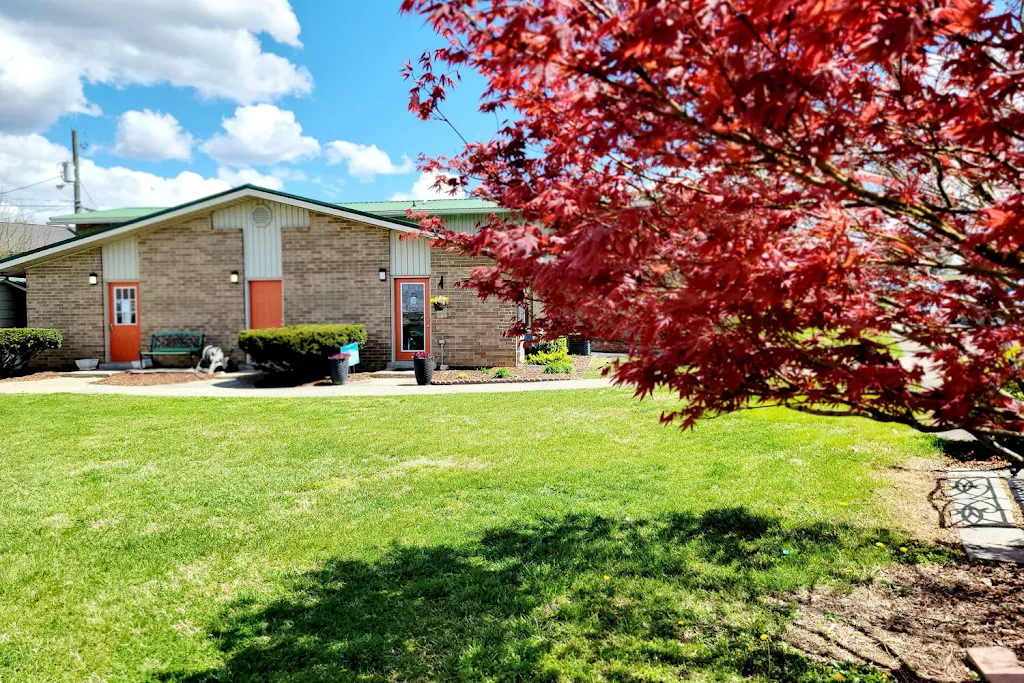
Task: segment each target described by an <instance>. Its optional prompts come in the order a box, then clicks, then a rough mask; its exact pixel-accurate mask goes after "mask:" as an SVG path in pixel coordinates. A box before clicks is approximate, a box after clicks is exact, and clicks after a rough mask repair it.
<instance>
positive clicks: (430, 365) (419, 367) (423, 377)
mask: <svg viewBox="0 0 1024 683" xmlns="http://www.w3.org/2000/svg"><path fill="white" fill-rule="evenodd" d="M412 369H413V371H414V372H415V373H416V384H419V385H420V386H421V387H422V386H426V385H428V384H430V382H431V381H432V380H433V379H434V359H433V358H413V359H412Z"/></svg>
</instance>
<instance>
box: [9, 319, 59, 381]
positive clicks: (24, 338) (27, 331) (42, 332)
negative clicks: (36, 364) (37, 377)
mask: <svg viewBox="0 0 1024 683" xmlns="http://www.w3.org/2000/svg"><path fill="white" fill-rule="evenodd" d="M63 343H64V335H63V334H61V331H60V330H50V329H45V328H33V327H3V328H0V377H11V376H13V375H14V374H16V373H18V372H20V371H21V370H22V368H24V367H25V366H26V365H27V364H28V362H29V361H30V360H32V359H33V358H35V357H36V356H38V355H39V354H40V353H42V352H43V351H46V350H47V349H59V348H60V347H61V345H62V344H63Z"/></svg>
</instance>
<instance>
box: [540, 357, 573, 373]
mask: <svg viewBox="0 0 1024 683" xmlns="http://www.w3.org/2000/svg"><path fill="white" fill-rule="evenodd" d="M574 369H575V368H574V367H573V362H572V361H571V360H554V361H551V362H549V363H545V364H544V374H545V375H571V374H572V371H573V370H574Z"/></svg>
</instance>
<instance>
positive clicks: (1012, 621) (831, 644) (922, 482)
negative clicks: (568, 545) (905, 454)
mask: <svg viewBox="0 0 1024 683" xmlns="http://www.w3.org/2000/svg"><path fill="white" fill-rule="evenodd" d="M946 446H948V447H949V448H947V449H945V450H947V452H946V455H947V460H946V463H945V466H948V467H964V466H965V465H968V464H970V465H973V466H975V467H978V468H984V469H990V468H991V467H992V466H993V465H996V464H999V463H997V462H995V461H993V460H990V459H988V456H987V454H985V453H984V452H980V453H974V454H973V455H974V457H978V456H979V455H980V456H981V459H980V460H974V461H973V462H972V461H971V460H970V459H969V458H968V457H967V455H968V453H967V452H968V451H969V450H970V449H971V448H972V445H971V444H968V443H962V442H959V443H958V442H952V443H951V444H946ZM950 451H952V453H951V452H950ZM943 471H944V467H943V465H938V466H937V464H936V463H935V461H933V460H932V461H925V460H920V459H917V458H912V459H911V460H910V461H909V462H907V463H905V464H904V465H903V466H901V467H899V468H895V469H893V470H891V471H890V472H889V476H888V481H887V482H886V484H887V485H886V486H883V487H882V488H881V489H880V490H881V491H885V492H886V495H885V500H886V501H887V505H888V506H889V507H890V512H891V514H893V515H894V516H895V517H896V518H898V519H899V520H900V522H901V524H900V525H901V526H903V527H904V528H905V529H906V530H907V531H909V532H910V533H911V534H912V535H913V536H914V537H916V538H917V539H918V540H920V541H922V542H924V543H928V544H936V545H941V546H946V547H948V548H950V549H951V550H952V552H953V554H954V557H955V558H957V559H955V561H951V562H948V563H947V564H942V565H940V564H933V565H896V566H892V567H886V568H884V569H881V570H879V571H878V572H877V573H875V574H873V575H870V576H866V577H864V579H863V582H862V583H860V585H857V586H856V587H854V588H853V590H849V589H843V588H841V587H835V586H830V585H821V586H818V587H816V588H814V589H811V590H808V591H804V592H803V593H801V594H800V595H798V596H797V614H796V617H795V619H794V620H793V623H792V624H791V625H790V626H789V628H788V629H787V630H786V632H785V634H784V636H783V639H784V640H785V641H786V643H787V644H788V645H790V646H792V647H794V648H795V649H797V650H799V651H801V652H803V653H804V654H805V655H808V656H810V657H812V658H817V659H822V660H825V661H828V660H833V661H834V660H839V661H845V662H850V663H854V664H869V665H872V666H876V667H879V668H882V669H888V670H890V671H891V672H892V679H893V680H896V681H906V682H908V683H921V682H923V681H938V682H943V683H962V682H964V683H965V682H966V681H977V680H978V679H977V677H976V676H975V675H974V674H973V673H971V672H970V671H969V669H968V668H967V665H966V663H965V650H966V649H967V648H970V647H981V646H992V645H997V646H1002V647H1008V648H1010V649H1011V650H1013V651H1014V652H1015V653H1016V654H1017V657H1018V658H1019V659H1024V572H1022V571H1021V569H1022V568H1021V567H1018V566H1016V565H1013V564H995V563H974V564H972V563H970V562H969V561H968V560H967V559H966V557H965V556H964V555H963V554H962V553H961V552H960V550H959V549H960V542H959V539H958V538H957V535H956V534H955V532H954V531H953V529H950V528H948V527H947V526H946V522H945V521H943V520H944V519H945V515H944V514H943V513H942V512H941V510H942V508H943V498H944V495H943V493H942V485H941V481H940V480H939V478H940V477H941V476H942V475H943Z"/></svg>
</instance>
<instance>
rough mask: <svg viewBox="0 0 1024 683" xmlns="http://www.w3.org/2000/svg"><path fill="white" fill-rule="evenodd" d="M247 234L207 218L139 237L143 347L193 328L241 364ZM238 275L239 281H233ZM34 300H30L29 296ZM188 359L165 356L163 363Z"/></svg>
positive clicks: (140, 307)
mask: <svg viewBox="0 0 1024 683" xmlns="http://www.w3.org/2000/svg"><path fill="white" fill-rule="evenodd" d="M243 260H244V257H243V252H242V231H241V230H214V229H213V225H212V221H211V216H210V214H207V215H205V216H201V217H199V218H192V219H189V220H187V221H183V222H180V223H173V224H171V225H168V226H167V227H164V228H160V229H159V230H157V231H156V232H152V233H149V234H147V235H145V236H143V237H140V238H139V289H140V292H139V309H140V313H141V315H140V320H141V322H142V345H143V346H144V347H146V348H148V347H149V340H150V337H151V335H152V334H153V333H155V332H168V331H171V330H194V331H196V332H202V333H203V334H204V335H205V339H204V342H203V343H204V344H213V345H215V346H219V347H221V348H222V349H223V350H224V352H225V353H226V354H228V355H230V356H231V357H232V358H234V359H235V360H236V361H242V360H244V358H245V354H244V353H242V352H241V350H240V349H239V348H238V333H239V332H240V331H241V330H243V329H245V285H244V284H243V283H244V282H245V274H244V273H243ZM233 270H237V271H238V272H239V275H240V277H239V283H238V284H232V283H231V281H230V275H231V271H233ZM30 298H31V297H30ZM187 362H188V357H187V356H186V357H184V358H178V357H175V356H168V357H165V358H161V359H160V361H159V363H160V364H161V365H165V364H166V365H171V364H179V365H180V364H182V363H187Z"/></svg>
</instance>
